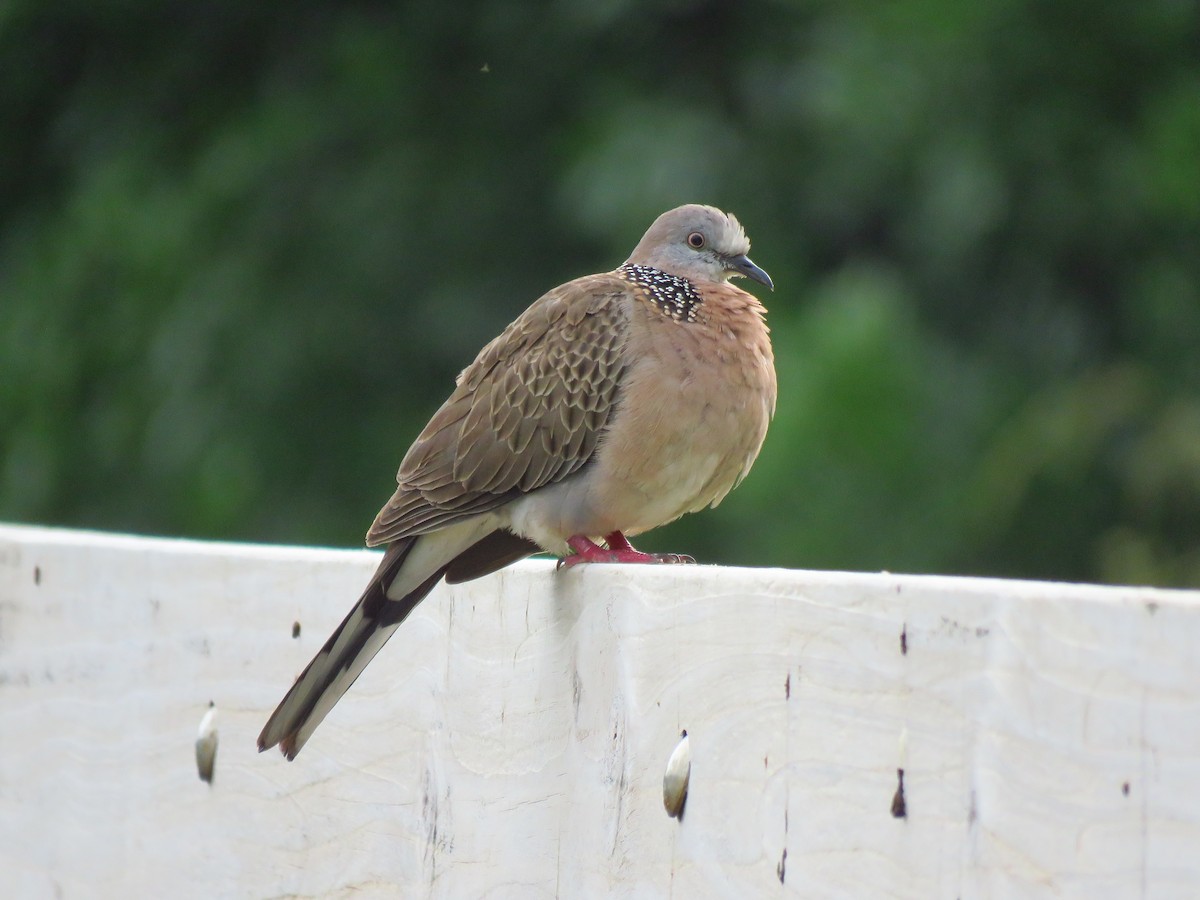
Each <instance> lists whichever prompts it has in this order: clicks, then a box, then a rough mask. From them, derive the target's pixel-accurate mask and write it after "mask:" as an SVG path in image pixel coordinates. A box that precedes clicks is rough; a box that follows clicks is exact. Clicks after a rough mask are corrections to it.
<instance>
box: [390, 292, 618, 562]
mask: <svg viewBox="0 0 1200 900" xmlns="http://www.w3.org/2000/svg"><path fill="white" fill-rule="evenodd" d="M629 310H630V298H629V286H628V285H627V284H626V283H625V282H623V281H622V280H621V279H620V278H618V277H617V276H615V275H609V274H605V275H591V276H588V277H586V278H580V279H578V280H576V281H572V282H568V283H567V284H564V285H562V286H561V287H558V288H555V289H554V290H553V291H551V292H550V293H548V294H546V295H545V296H544V297H542V298H541V299H540V300H538V301H537V302H536V303H534V304H533V305H532V306H531V307H529V309H527V310H526V311H525V312H524V313H522V315H521V316H520V317H519V318H518V319H517V320H516V321H515V322H513V323H512V324H511V325H509V326H508V328H506V329H505V330H504V332H503V333H502V334H501V335H500V336H499V337H497V338H496V339H495V340H494V341H492V342H491V343H490V344H488V345H487V346H486V347H484V348H483V350H482V351H480V354H479V356H478V357H476V359H475V361H474V362H473V363H471V365H470V366H468V367H467V368H466V369H465V370H464V371H463V373H462V374H461V375H460V376H459V378H458V385H457V387H456V388H455V390H454V393H453V394H451V395H450V398H449V399H448V400H447V401H446V402H445V403H444V404H443V405H442V407H441V409H439V410H438V411H437V413H436V414H435V415H434V417H433V419H432V420H430V422H429V424H428V425H427V426H426V427H425V430H424V431H422V432H421V434H420V436H418V438H417V440H416V441H415V442H414V444H413V445H412V447H411V448H410V449H409V451H408V453H407V454H406V455H405V457H404V461H403V462H402V463H401V464H400V471H399V472H398V473H397V475H396V481H397V482H398V484H399V487H398V488H397V490H396V493H395V494H394V495H393V497H392V499H391V500H390V501H389V502H388V504H387V505H386V506H385V507H384V508H383V509H382V510H381V511H380V513H379V515H378V516H377V517H376V519H375V523H374V524H373V525H372V526H371V530H370V531H369V532H368V533H367V544H368V545H370V546H377V545H379V544H386V543H388V542H390V541H394V540H397V539H399V538H402V537H407V536H410V535H415V534H423V533H427V532H430V531H434V530H436V529H439V528H443V527H445V526H446V525H449V524H452V523H453V522H455V521H459V520H461V519H463V518H466V517H468V516H472V515H477V514H479V513H482V512H486V511H488V510H490V509H495V508H496V507H498V506H501V505H503V504H504V503H507V502H509V501H510V500H512V499H513V498H514V497H516V496H519V495H520V494H525V493H529V492H530V491H534V490H537V489H538V488H540V487H543V486H545V485H547V484H552V483H553V482H556V481H559V480H561V479H562V478H564V477H566V476H567V475H570V474H571V473H572V472H575V471H577V470H578V469H579V468H580V467H581V466H583V464H584V463H586V462H587V460H588V459H589V457H591V455H592V453H593V452H594V451H595V449H596V442H597V440H598V439H599V437H600V434H601V433H602V432H603V430H604V427H605V425H606V424H607V422H608V420H609V417H610V415H611V414H612V412H613V409H614V407H615V405H616V402H617V397H618V393H619V388H620V383H621V377H622V374H623V372H624V370H625V354H624V347H625V341H626V334H627V330H628V323H629Z"/></svg>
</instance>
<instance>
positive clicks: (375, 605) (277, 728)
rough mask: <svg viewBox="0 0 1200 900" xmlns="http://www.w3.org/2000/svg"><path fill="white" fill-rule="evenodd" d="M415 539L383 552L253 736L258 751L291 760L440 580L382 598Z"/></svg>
mask: <svg viewBox="0 0 1200 900" xmlns="http://www.w3.org/2000/svg"><path fill="white" fill-rule="evenodd" d="M416 540H419V539H417V538H408V539H406V540H402V541H397V542H395V543H393V544H392V545H390V546H389V547H388V549H387V552H386V553H385V554H384V556H383V561H382V562H380V564H379V568H378V569H376V570H375V575H374V576H373V577H372V578H371V581H370V583H369V584H368V585H367V587H366V590H364V591H363V594H362V597H360V598H359V601H358V603H356V604H355V606H354V608H353V609H352V610H350V614H349V615H347V616H346V618H345V619H344V620H343V621H342V624H341V625H339V626H338V627H337V629H335V630H334V632H333V634H332V635H330V637H329V640H327V641H326V642H325V646H324V647H322V648H321V650H320V652H318V653H317V655H316V656H315V657H313V660H312V662H310V663H309V664H308V667H307V668H306V669H305V670H304V671H303V672H302V673H301V674H300V677H299V678H297V679H296V683H295V684H293V685H292V688H291V690H290V691H288V692H287V695H286V696H285V697H284V698H283V700H282V701H281V702H280V704H279V706H278V707H277V708H276V710H275V712H274V713H272V715H271V718H270V719H268V720H267V724H266V725H265V726H264V727H263V730H262V733H261V734H260V735H259V736H258V749H259V750H260V751H262V750H266V749H267V748H269V747H274V746H275V745H276V744H279V745H280V749H281V750H283V754H284V756H286V757H287V758H288V759H295V757H296V754H297V753H299V752H300V749H301V748H302V747H303V746H304V744H305V742H306V741H307V740H308V739H309V737H310V736H311V735H312V733H313V730H314V729H316V727H317V726H318V725H320V724H321V720H322V719H324V718H325V716H326V715H327V714H328V713H329V711H330V710H331V709H333V707H334V704H336V703H337V702H338V700H340V699H341V697H342V695H343V694H345V693H346V691H347V690H349V688H350V685H352V684H354V681H355V679H356V678H358V676H359V675H360V674H361V673H362V671H363V669H365V668H366V667H367V663H369V662H370V661H371V660H372V658H374V656H375V654H376V653H378V652H379V650H380V648H381V647H382V646H383V645H384V644H386V643H387V640H388V638H390V637H391V636H392V634H393V633H394V632H395V630H396V628H397V627H398V626H399V625H400V623H401V622H402V621H403V620H404V618H405V617H406V616H407V615H408V614H409V613H410V612H412V610H413V609H414V608H415V607H416V605H417V604H418V603H420V602H421V600H423V599H424V598H425V595H426V594H428V593H429V592H430V591H431V590H432V589H433V586H434V585H435V584H437V582H438V581H439V580H440V579H441V577H442V573H443V571H444V570H445V567H444V566H443V567H442V568H439V569H437V570H436V571H435V572H434V573H433V574H431V575H430V576H428V577H427V578H426V579H425V580H423V581H422V582H421V583H420V584H418V585H417V586H416V587H415V588H413V589H412V590H410V591H409V592H408V593H406V594H405V595H404V596H403V597H402V598H400V599H397V600H392V599H390V598H389V597H388V596H387V590H388V587H389V586H390V585H391V584H392V582H393V581H395V580H396V577H397V575H398V573H399V572H400V569H401V567H402V566H403V565H404V562H405V560H406V559H407V558H408V555H409V552H410V551H411V550H412V548H413V545H414V543H415V542H416Z"/></svg>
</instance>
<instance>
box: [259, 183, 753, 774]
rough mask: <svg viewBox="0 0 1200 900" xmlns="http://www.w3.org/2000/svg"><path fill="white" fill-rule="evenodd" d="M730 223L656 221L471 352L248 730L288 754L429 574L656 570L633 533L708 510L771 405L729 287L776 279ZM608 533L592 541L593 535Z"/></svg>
mask: <svg viewBox="0 0 1200 900" xmlns="http://www.w3.org/2000/svg"><path fill="white" fill-rule="evenodd" d="M749 249H750V242H749V240H748V239H747V238H746V236H745V233H744V232H743V231H742V228H741V226H740V225H739V224H738V222H737V220H736V219H734V218H733V216H728V215H726V214H725V213H722V212H721V211H720V210H717V209H714V208H712V207H709V206H698V205H690V206H682V207H679V208H677V209H674V210H671V211H669V212H666V213H664V214H663V215H661V216H659V218H658V219H657V220H656V221H655V222H654V224H653V225H652V226H651V227H650V229H649V231H647V232H646V235H645V236H644V237H643V238H642V240H641V242H640V243H639V244H638V246H637V247H636V248H635V249H634V252H633V254H632V255H631V256H630V258H629V259H628V260H627V261H626V263H625V264H624V265H622V266H621V267H620V268H618V269H616V270H614V271H612V272H606V273H603V274H599V275H589V276H587V277H584V278H580V279H577V280H575V281H571V282H568V283H567V284H564V285H562V286H560V287H557V288H555V289H554V290H552V291H550V292H549V293H548V294H546V295H545V296H543V297H542V298H541V299H539V300H537V301H536V302H535V303H534V304H533V305H532V306H530V307H529V309H527V310H526V311H525V312H524V313H522V314H521V315H520V316H519V317H518V318H517V320H516V321H514V322H513V323H512V324H511V325H509V326H508V328H506V329H505V330H504V331H503V333H501V334H500V336H499V337H497V338H496V339H495V340H493V341H492V342H491V343H490V344H488V345H487V346H486V347H484V348H483V350H482V351H480V353H479V356H478V357H477V358H476V359H475V361H474V362H473V363H471V365H469V366H468V367H467V368H466V369H465V370H464V371H463V373H462V374H461V375H460V376H459V377H458V382H457V385H456V387H455V389H454V392H453V393H452V394H451V395H450V397H449V399H448V400H447V401H446V402H445V403H444V404H443V405H442V407H441V409H439V410H438V411H437V413H435V414H434V416H433V418H432V419H431V420H430V422H429V424H428V425H427V426H426V427H425V429H424V430H423V431H422V432H421V434H420V435H418V437H417V439H416V441H414V442H413V445H412V447H411V448H410V449H409V451H408V453H407V454H406V455H405V457H404V460H403V462H401V464H400V470H399V472H398V473H397V476H396V481H397V485H398V486H397V489H396V492H395V494H394V495H393V496H392V498H391V500H389V501H388V503H387V504H386V505H385V506H384V508H383V509H382V510H381V511H380V513H379V515H378V516H377V517H376V519H375V522H374V524H373V525H372V526H371V529H370V531H369V532H368V534H367V543H368V545H370V546H380V545H386V547H387V552H386V553H385V554H384V557H383V560H382V561H381V563H380V566H379V568H378V570H377V571H376V573H375V575H374V577H373V578H372V579H371V582H370V583H369V584H368V585H367V588H366V590H365V591H364V593H363V595H362V597H361V598H360V599H359V602H358V604H357V605H356V606H355V607H354V608H353V609H352V610H351V611H350V613H349V615H348V616H347V617H346V619H345V620H344V621H343V622H342V624H341V625H340V626H339V627H338V629H337V630H335V631H334V633H333V635H332V636H331V637H330V638H329V640H328V641H327V642H326V644H325V646H324V647H323V648H322V649H321V651H320V652H319V653H318V654H317V656H316V657H315V658H314V659H313V661H312V662H311V663H309V665H308V668H306V669H305V670H304V672H303V673H302V674H301V675H300V677H299V678H298V679H297V681H296V683H295V684H294V685H293V686H292V689H291V690H290V691H289V692H288V694H287V696H285V697H284V699H283V701H282V702H281V703H280V704H279V707H278V708H277V709H276V710H275V712H274V714H273V715H272V716H271V718H270V720H269V721H268V722H267V724H266V726H265V727H264V728H263V731H262V734H261V735H260V736H259V739H258V746H259V749H260V750H265V749H266V748H267V747H271V746H274V745H275V744H280V745H281V747H282V749H283V752H284V753H285V754H286V755H287V757H288V758H289V759H291V758H294V757H295V755H296V754H297V753H298V752H299V751H300V748H301V747H303V746H304V743H305V741H307V740H308V737H309V736H310V735H311V734H312V731H313V729H315V728H316V726H317V725H318V724H319V723H320V721H321V720H322V719H323V718H324V717H325V715H326V714H327V713H328V712H329V710H330V709H331V708H332V707H333V705H334V703H336V702H337V700H338V699H339V698H340V697H341V696H342V694H343V693H345V691H346V690H347V689H348V688H349V687H350V685H351V684H352V683H353V682H354V679H355V678H357V677H358V675H359V673H360V672H361V671H362V670H363V668H364V667H365V666H366V664H367V663H368V662H369V661H370V660H371V658H372V657H373V656H374V655H375V653H376V652H378V650H379V648H380V647H382V646H383V644H384V643H385V642H386V641H387V639H388V638H389V637H390V636H391V634H392V633H393V632H394V631H395V629H396V628H397V627H398V626H399V624H400V622H401V621H403V619H404V618H405V616H407V615H408V613H409V612H411V611H412V609H413V608H414V607H415V606H416V604H417V603H419V602H420V601H421V600H422V599H423V598H424V597H425V595H426V594H428V593H429V591H430V590H432V589H433V587H434V585H436V584H437V582H438V581H440V580H441V579H442V578H443V577H444V578H446V580H447V581H450V582H459V581H466V580H469V579H471V578H478V577H479V576H481V575H485V574H487V573H489V572H493V571H495V570H497V569H499V568H502V567H504V566H506V565H508V564H509V563H511V562H514V561H516V560H518V559H521V558H523V557H525V556H528V555H530V554H532V553H537V552H539V551H542V550H545V551H547V552H550V553H554V554H556V555H558V556H560V557H564V562H565V564H567V565H573V564H576V563H579V562H597V561H613V562H663V561H676V560H679V559H680V557H674V556H669V557H656V556H651V555H649V554H644V553H640V552H638V551H636V550H634V549H633V548H632V547H631V546H630V545H629V542H628V540H627V536H630V535H636V534H640V533H642V532H644V531H648V530H650V529H652V528H656V527H658V526H659V525H663V524H665V523H667V522H670V521H672V520H674V519H677V518H678V517H679V516H681V515H683V514H685V513H688V512H695V511H697V510H699V509H703V508H704V507H706V506H715V505H716V504H717V503H719V502H720V500H721V499H722V498H723V497H724V496H725V495H726V494H727V493H728V492H729V491H730V490H731V489H732V488H733V487H734V486H735V485H736V484H737V483H738V482H739V481H740V480H741V479H742V478H743V477H745V475H746V473H747V472H748V471H749V470H750V466H751V464H752V463H753V462H754V458H755V457H756V456H757V454H758V450H759V447H761V446H762V442H763V438H764V437H765V435H766V430H767V423H768V422H769V420H770V418H771V415H772V413H773V412H774V409H775V391H776V386H775V370H774V363H773V357H772V353H771V344H770V340H769V338H768V334H767V327H766V324H765V322H764V321H763V316H764V314H765V311H764V309H763V307H762V305H761V304H760V303H759V302H758V300H757V299H756V298H755V297H754V296H753V295H751V294H748V293H746V292H745V291H742V290H740V289H739V288H737V287H735V286H734V285H732V284H731V283H730V282H729V279H730V278H732V277H735V276H739V275H745V276H748V277H750V278H753V279H755V280H756V281H759V282H761V283H763V284H765V285H767V286H771V280H770V278H769V277H768V276H767V274H766V273H765V272H764V271H763V270H762V269H759V268H758V267H757V266H755V265H754V264H753V263H752V262H751V261H750V260H749V258H748V257H747V256H746V254H747V253H748V252H749ZM598 541H603V542H604V543H605V544H606V545H607V546H606V547H602V546H600V545H599V544H598V543H597V542H598Z"/></svg>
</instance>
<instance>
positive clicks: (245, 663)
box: [0, 527, 1200, 900]
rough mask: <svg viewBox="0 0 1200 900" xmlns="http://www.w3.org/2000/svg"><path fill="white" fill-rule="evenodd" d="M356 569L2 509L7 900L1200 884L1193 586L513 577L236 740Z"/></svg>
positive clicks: (945, 891)
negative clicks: (684, 754) (671, 776)
mask: <svg viewBox="0 0 1200 900" xmlns="http://www.w3.org/2000/svg"><path fill="white" fill-rule="evenodd" d="M376 558H377V557H376V556H375V555H374V554H370V553H366V552H339V551H328V550H311V549H300V548H289V547H251V546H237V545H229V544H203V543H193V542H185V541H166V540H147V539H142V538H131V537H114V536H105V535H98V534H89V533H80V532H71V531H57V530H48V529H38V528H25V527H0V872H2V873H3V875H2V876H0V882H3V885H4V887H3V889H2V890H0V893H3V895H4V896H6V897H21V898H26V897H35V898H36V897H59V896H61V897H67V898H71V897H280V896H293V895H300V896H354V897H363V896H403V897H420V896H432V897H448V898H458V897H483V896H486V897H513V898H528V897H607V896H623V897H665V896H668V895H671V896H675V897H688V898H691V897H706V896H716V897H735V898H746V897H760V896H778V895H787V896H797V897H872V898H875V897H905V898H908V897H911V898H920V900H928V898H956V897H962V898H985V897H1020V898H1025V897H1042V896H1045V897H1081V898H1100V897H1122V898H1123V897H1151V898H1176V897H1178V898H1184V897H1195V896H1197V894H1198V892H1200V593H1197V592H1183V591H1159V590H1148V589H1135V588H1102V587H1089V586H1072V585H1062V584H1042V583H1026V582H1010V581H997V580H982V579H968V578H941V577H904V576H894V575H887V574H883V575H863V574H845V573H828V572H792V571H781V570H750V569H721V568H710V567H703V566H696V567H661V568H656V567H646V568H643V567H612V566H596V567H591V568H587V567H581V568H580V569H578V570H573V571H568V572H561V573H556V572H555V571H554V568H553V566H552V565H551V564H550V563H548V562H530V563H527V564H523V565H519V566H517V567H515V568H514V569H512V570H510V571H507V572H504V573H501V574H499V575H496V576H492V577H490V578H487V579H484V580H481V581H478V582H475V583H472V584H467V585H462V586H459V587H455V588H449V589H448V588H446V587H444V586H443V587H439V588H438V589H437V590H435V591H434V593H433V594H432V595H431V596H430V597H429V599H428V600H427V601H426V602H425V603H424V604H423V605H422V606H421V607H420V608H419V609H418V611H417V612H416V613H415V614H414V615H413V616H412V617H411V618H410V619H409V621H407V622H406V623H405V624H404V625H403V626H402V628H401V629H400V631H399V632H398V633H397V634H396V636H395V638H393V640H392V642H391V643H390V644H389V645H388V646H387V647H386V648H385V649H384V651H383V652H382V653H381V654H380V655H379V657H378V658H377V659H376V660H375V662H374V663H373V664H372V665H371V666H370V667H369V668H368V669H367V671H366V673H365V674H364V675H363V677H362V678H360V679H359V682H358V684H356V685H355V686H354V688H353V689H352V690H351V692H350V693H349V694H348V695H347V696H346V698H345V699H344V700H343V701H342V703H341V704H340V705H339V706H338V707H337V708H336V709H335V710H334V712H333V713H332V714H331V715H330V717H329V718H328V719H327V720H326V721H325V723H324V724H323V725H322V726H321V728H319V729H318V730H317V732H316V734H315V735H314V737H313V739H312V741H311V742H310V743H309V745H308V746H307V747H306V748H305V750H304V752H303V753H302V754H301V755H300V756H299V758H298V759H297V760H296V761H295V762H294V763H287V762H285V761H284V760H283V758H282V757H281V756H279V755H278V754H277V753H274V752H272V753H267V754H262V755H259V754H258V753H257V752H256V751H255V747H254V739H255V737H256V735H257V733H258V731H259V728H260V727H261V726H262V724H263V721H264V720H265V718H266V716H267V714H268V713H269V712H270V710H271V709H272V708H273V707H274V705H275V703H276V701H278V700H279V698H280V697H281V696H282V694H283V692H284V690H285V689H286V688H287V686H288V684H289V683H290V681H291V679H292V677H293V676H294V675H295V674H296V673H297V672H298V671H299V670H300V669H301V668H302V667H303V665H304V664H305V663H306V662H307V661H308V659H309V658H310V657H311V656H312V654H313V653H314V652H315V651H316V649H317V648H318V647H319V646H320V645H321V643H322V642H323V641H324V640H325V638H326V636H327V635H328V634H329V632H330V630H331V629H332V628H333V626H334V625H336V624H337V622H338V621H340V620H341V617H342V616H343V614H344V613H345V612H346V610H347V609H348V608H349V606H350V604H351V603H352V602H353V600H354V599H355V597H356V596H357V594H358V592H359V590H360V588H361V587H362V584H363V583H364V580H365V579H366V578H367V576H368V574H369V572H370V571H371V569H372V567H373V565H374V563H375V560H376ZM293 623H299V628H300V633H299V636H298V637H295V638H293ZM210 700H213V701H215V702H216V705H217V708H218V710H219V713H218V716H219V718H218V730H219V738H220V743H219V750H218V754H217V758H216V768H215V780H214V782H213V785H212V786H211V787H210V786H209V785H207V784H205V783H204V782H202V781H201V780H200V779H199V778H198V776H197V772H196V764H195V759H194V755H193V742H194V741H195V738H196V730H197V727H198V725H199V723H200V720H201V717H202V716H203V714H204V713H205V711H206V709H207V707H208V704H209V701H210ZM683 728H686V729H687V730H688V732H689V734H690V736H691V739H690V745H691V755H692V776H691V787H690V792H689V796H688V801H687V806H686V810H685V815H684V817H683V819H682V821H676V820H674V819H671V818H668V816H667V815H666V813H665V811H664V810H663V805H662V776H663V768H664V766H665V764H666V761H667V758H668V756H669V755H670V753H671V750H672V749H673V747H674V746H675V743H676V739H677V737H678V735H679V732H680V730H681V729H683ZM901 769H902V770H903V772H904V776H903V796H902V798H901V796H900V795H899V791H898V788H899V782H900V779H899V777H898V771H899V770H901ZM901 799H902V800H903V803H901ZM901 812H903V813H904V814H905V815H904V816H903V817H899V816H897V815H896V814H897V813H901Z"/></svg>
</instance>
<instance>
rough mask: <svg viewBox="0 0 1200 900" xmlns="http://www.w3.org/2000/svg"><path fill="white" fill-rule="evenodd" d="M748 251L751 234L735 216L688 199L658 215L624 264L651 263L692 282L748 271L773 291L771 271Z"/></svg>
mask: <svg viewBox="0 0 1200 900" xmlns="http://www.w3.org/2000/svg"><path fill="white" fill-rule="evenodd" d="M749 252H750V239H749V238H748V237H746V232H745V231H744V230H743V229H742V226H741V225H740V224H739V223H738V220H737V219H735V218H734V217H733V216H732V215H729V214H728V213H723V212H721V210H719V209H716V208H714V207H712V206H701V205H700V204H698V203H689V204H688V205H687V206H679V207H676V208H675V209H672V210H668V211H667V212H665V213H663V214H662V215H661V216H659V217H658V218H657V219H655V220H654V224H653V225H651V226H650V230H649V231H647V232H646V234H645V236H644V237H643V238H642V239H641V241H639V242H638V245H637V247H635V248H634V250H633V254H632V255H631V256H630V257H629V259H628V260H627V261H626V264H627V265H641V266H653V267H654V268H656V269H660V270H661V271H663V272H667V273H669V274H671V275H678V276H680V277H682V278H686V279H688V280H689V281H693V282H705V281H727V280H728V279H730V278H735V277H737V276H739V275H745V276H746V277H747V278H753V279H754V280H755V281H757V282H759V283H760V284H765V285H766V286H767V287H769V288H770V289H771V290H774V289H775V285H774V284H772V282H771V276H770V275H768V274H767V273H766V272H764V271H763V270H762V269H760V268H759V267H758V266H756V265H755V264H754V263H753V262H751V260H750V257H749V256H747V254H748V253H749Z"/></svg>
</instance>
